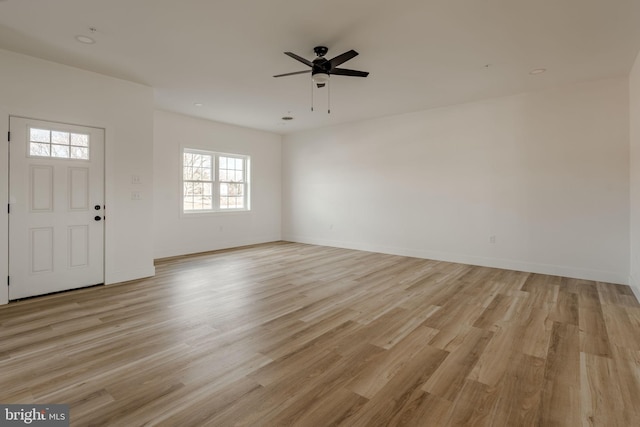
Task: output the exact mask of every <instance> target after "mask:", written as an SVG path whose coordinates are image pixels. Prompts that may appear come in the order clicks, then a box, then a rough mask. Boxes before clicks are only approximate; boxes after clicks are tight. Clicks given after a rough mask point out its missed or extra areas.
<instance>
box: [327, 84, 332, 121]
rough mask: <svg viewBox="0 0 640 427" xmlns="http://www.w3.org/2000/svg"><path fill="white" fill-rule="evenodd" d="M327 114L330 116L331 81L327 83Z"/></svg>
mask: <svg viewBox="0 0 640 427" xmlns="http://www.w3.org/2000/svg"><path fill="white" fill-rule="evenodd" d="M327 114H331V79H329V81H327Z"/></svg>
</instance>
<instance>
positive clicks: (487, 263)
mask: <svg viewBox="0 0 640 427" xmlns="http://www.w3.org/2000/svg"><path fill="white" fill-rule="evenodd" d="M283 240H286V241H290V242H297V243H306V244H311V245H319V246H330V247H337V248H344V249H354V250H360V251H367V252H379V253H385V254H390V255H400V256H408V257H414V258H423V259H432V260H436V261H445V262H455V263H459V264H469V265H477V266H481V267H492V268H502V269H505V270H515V271H524V272H527V273H539V274H548V275H551V276H562V277H571V278H575V279H585V280H594V281H598V282H607V283H615V284H622V285H626V284H628V283H629V282H628V280H629V277H628V276H627V275H626V274H619V273H616V272H612V271H602V270H591V269H584V268H575V267H568V266H561V265H551V264H537V263H530V262H525V261H519V260H511V259H502V258H488V257H479V256H475V255H465V254H452V253H447V252H439V251H424V250H416V249H408V248H398V247H389V246H383V245H368V244H362V243H356V242H342V241H333V240H326V239H317V238H311V237H306V236H296V235H285V236H283ZM635 291H637V289H636V290H635ZM636 296H637V295H636Z"/></svg>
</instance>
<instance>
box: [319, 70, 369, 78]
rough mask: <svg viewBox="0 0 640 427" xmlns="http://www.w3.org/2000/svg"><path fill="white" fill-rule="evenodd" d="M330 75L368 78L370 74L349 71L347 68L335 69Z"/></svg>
mask: <svg viewBox="0 0 640 427" xmlns="http://www.w3.org/2000/svg"><path fill="white" fill-rule="evenodd" d="M329 74H335V75H337V76H353V77H367V76H368V75H369V73H368V72H367V71H356V70H347V69H346V68H334V69H333V70H331V71H330V72H329Z"/></svg>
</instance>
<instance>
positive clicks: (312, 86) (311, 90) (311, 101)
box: [311, 80, 313, 111]
mask: <svg viewBox="0 0 640 427" xmlns="http://www.w3.org/2000/svg"><path fill="white" fill-rule="evenodd" d="M311 111H313V80H311Z"/></svg>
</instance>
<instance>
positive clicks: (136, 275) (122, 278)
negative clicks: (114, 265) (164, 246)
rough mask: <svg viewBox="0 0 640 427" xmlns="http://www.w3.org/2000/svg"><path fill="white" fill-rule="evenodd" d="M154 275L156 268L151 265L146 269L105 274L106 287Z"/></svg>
mask: <svg viewBox="0 0 640 427" xmlns="http://www.w3.org/2000/svg"><path fill="white" fill-rule="evenodd" d="M155 274H156V267H155V266H153V265H151V266H148V267H146V268H140V269H136V270H128V271H115V272H113V273H111V274H109V273H107V275H106V278H105V284H106V285H114V284H116V283H122V282H130V281H132V280H138V279H144V278H146V277H153V276H155Z"/></svg>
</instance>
